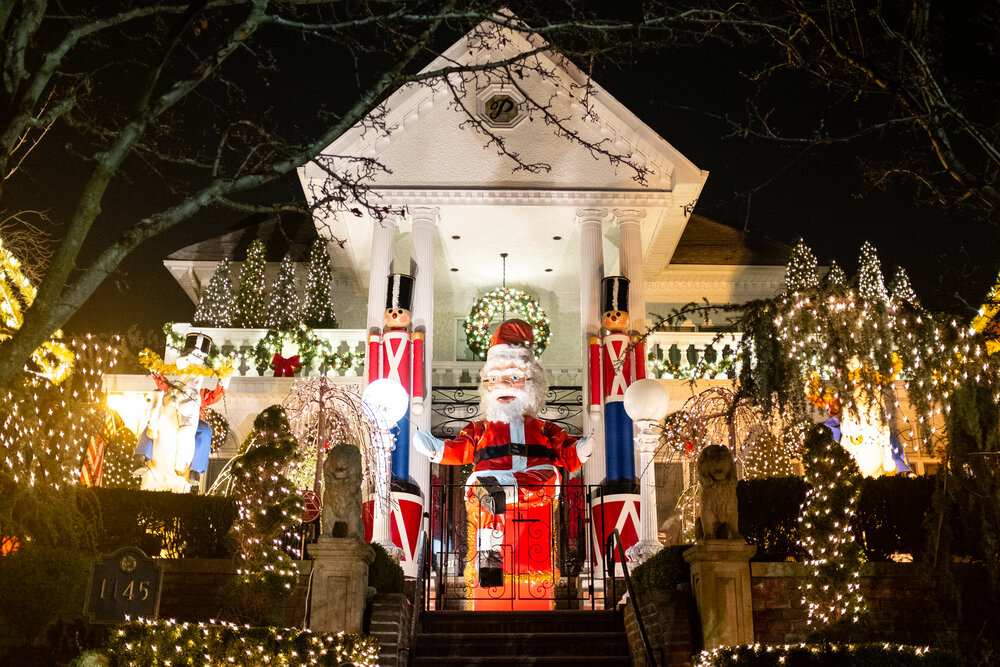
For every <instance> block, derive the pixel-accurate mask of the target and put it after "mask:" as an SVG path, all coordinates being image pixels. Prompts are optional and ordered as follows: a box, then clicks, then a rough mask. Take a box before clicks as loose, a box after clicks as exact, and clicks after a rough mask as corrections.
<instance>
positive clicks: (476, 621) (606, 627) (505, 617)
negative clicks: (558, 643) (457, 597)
mask: <svg viewBox="0 0 1000 667" xmlns="http://www.w3.org/2000/svg"><path fill="white" fill-rule="evenodd" d="M620 629H621V621H620V620H619V625H618V627H616V626H615V616H614V611H612V610H607V611H584V610H567V611H429V612H422V613H421V614H420V630H421V632H422V633H436V634H443V633H448V634H460V633H463V632H475V633H539V632H559V633H592V632H610V631H618V630H620Z"/></svg>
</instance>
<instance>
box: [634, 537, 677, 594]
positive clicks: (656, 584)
mask: <svg viewBox="0 0 1000 667" xmlns="http://www.w3.org/2000/svg"><path fill="white" fill-rule="evenodd" d="M689 546H690V545H687V544H684V545H680V546H669V547H663V548H662V549H660V550H659V551H658V552H656V554H654V555H653V557H652V558H650V559H649V560H647V561H645V562H644V563H642V564H640V565H639V566H638V567H637V568H635V570H633V571H632V588H633V589H634V590H635V592H636V594H637V595H640V594H642V593H645V592H646V591H650V590H663V591H672V590H674V589H676V588H677V585H678V584H687V583H690V581H691V566H690V565H688V563H687V561H685V560H684V556H683V554H684V551H685V550H686V549H688V548H689Z"/></svg>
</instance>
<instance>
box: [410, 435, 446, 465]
mask: <svg viewBox="0 0 1000 667" xmlns="http://www.w3.org/2000/svg"><path fill="white" fill-rule="evenodd" d="M413 446H414V448H415V449H416V450H417V451H418V452H420V453H421V454H423V455H424V456H426V457H428V458H429V459H430V460H431V461H432V462H434V463H437V462H438V461H440V460H441V456H442V455H443V454H444V440H439V439H438V438H435V437H434V436H433V435H431V432H430V431H417V432H416V433H414V434H413Z"/></svg>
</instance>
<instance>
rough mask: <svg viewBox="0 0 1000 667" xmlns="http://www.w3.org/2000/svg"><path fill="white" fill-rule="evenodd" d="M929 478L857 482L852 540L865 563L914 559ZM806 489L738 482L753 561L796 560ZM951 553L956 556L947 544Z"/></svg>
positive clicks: (777, 482) (793, 480)
mask: <svg viewBox="0 0 1000 667" xmlns="http://www.w3.org/2000/svg"><path fill="white" fill-rule="evenodd" d="M934 485H935V480H934V478H933V477H877V478H869V479H865V480H863V482H862V484H861V496H860V498H859V499H858V506H857V515H856V517H855V521H854V523H853V524H852V529H853V530H854V537H855V539H856V540H857V541H858V543H859V544H861V546H862V548H863V549H864V550H865V556H866V558H867V560H869V561H886V560H889V558H890V556H891V555H892V554H894V553H905V554H911V555H912V556H913V558H914V560H920V559H921V557H922V554H923V552H924V550H925V548H926V543H927V530H926V529H925V528H924V524H925V522H926V520H927V519H928V517H930V516H931V513H932V506H931V501H932V497H933V494H934ZM807 488H808V485H807V484H806V482H805V481H804V480H803V479H801V478H799V477H772V478H768V479H753V480H743V481H741V482H740V483H739V485H738V486H737V487H736V495H737V497H738V500H739V512H740V533H741V534H742V535H743V537H744V538H746V540H747V542H749V543H750V544H755V545H757V553H756V554H755V555H754V557H753V560H755V561H765V562H766V561H784V560H802V551H801V549H799V547H798V544H797V542H798V538H799V524H798V521H799V508H800V507H801V505H802V503H803V501H804V500H805V495H806V489H807ZM952 548H953V549H956V548H957V549H958V550H959V551H961V548H960V546H958V545H956V544H954V543H953V547H952Z"/></svg>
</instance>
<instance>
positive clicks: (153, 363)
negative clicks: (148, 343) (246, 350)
mask: <svg viewBox="0 0 1000 667" xmlns="http://www.w3.org/2000/svg"><path fill="white" fill-rule="evenodd" d="M139 363H140V364H142V367H143V368H145V369H146V370H147V371H156V372H157V373H162V374H163V375H201V376H203V377H212V376H215V377H219V378H227V377H230V376H231V375H232V374H233V373H234V372H235V368H234V367H235V363H236V360H235V359H232V358H230V359H226V360H225V361H224V362H222V364H221V365H219V366H217V367H215V368H209V367H207V366H195V365H193V364H192V365H190V366H187V367H185V368H184V370H180V369H179V368H177V364H168V363H166V362H164V361H163V359H161V358H160V355H158V354H157V353H156V352H153V351H152V350H150V349H149V348H146V349H145V350H143V351H142V352H140V353H139Z"/></svg>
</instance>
